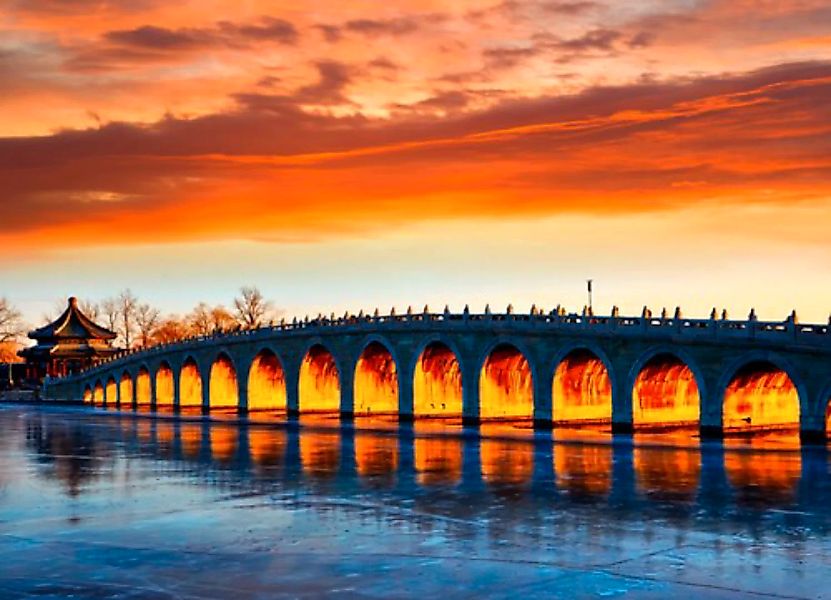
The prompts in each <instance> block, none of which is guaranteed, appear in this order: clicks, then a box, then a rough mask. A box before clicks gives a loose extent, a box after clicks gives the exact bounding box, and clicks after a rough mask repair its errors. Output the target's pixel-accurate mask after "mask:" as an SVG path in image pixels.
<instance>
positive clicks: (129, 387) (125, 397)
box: [118, 371, 133, 409]
mask: <svg viewBox="0 0 831 600" xmlns="http://www.w3.org/2000/svg"><path fill="white" fill-rule="evenodd" d="M118 399H119V403H120V404H119V405H120V406H121V407H122V408H128V409H129V408H133V378H132V377H130V374H129V373H127V372H126V371H125V372H124V374H123V375H122V376H121V381H119V383H118Z"/></svg>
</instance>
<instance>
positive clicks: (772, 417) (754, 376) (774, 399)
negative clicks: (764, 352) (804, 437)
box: [723, 363, 799, 430]
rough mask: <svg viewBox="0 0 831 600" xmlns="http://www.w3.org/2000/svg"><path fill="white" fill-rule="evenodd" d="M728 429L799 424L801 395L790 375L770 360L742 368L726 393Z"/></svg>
mask: <svg viewBox="0 0 831 600" xmlns="http://www.w3.org/2000/svg"><path fill="white" fill-rule="evenodd" d="M723 424H724V428H725V429H732V430H736V429H751V428H754V429H755V428H760V427H761V428H771V427H791V426H793V427H796V426H798V425H799V394H798V392H797V390H796V386H794V384H793V381H791V378H790V377H788V374H787V373H785V372H784V371H782V370H781V369H778V368H777V367H775V366H773V365H771V364H768V363H756V364H751V365H747V366H746V367H744V368H742V369H740V370H739V371H738V372H737V373H736V376H735V377H734V378H733V380H732V381H731V382H730V385H728V386H727V389H726V390H725V392H724V421H723Z"/></svg>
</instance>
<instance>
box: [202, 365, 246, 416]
mask: <svg viewBox="0 0 831 600" xmlns="http://www.w3.org/2000/svg"><path fill="white" fill-rule="evenodd" d="M208 391H209V393H210V406H211V408H237V406H238V405H239V387H238V385H237V372H236V370H235V369H234V365H233V363H231V360H230V359H229V358H228V357H227V356H225V355H221V356H220V357H219V358H217V359H216V360H215V361H214V364H213V365H212V366H211V378H210V385H209V388H208Z"/></svg>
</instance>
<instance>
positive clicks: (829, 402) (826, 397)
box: [819, 381, 831, 437]
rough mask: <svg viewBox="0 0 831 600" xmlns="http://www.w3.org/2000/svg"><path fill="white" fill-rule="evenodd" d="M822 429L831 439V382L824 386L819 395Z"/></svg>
mask: <svg viewBox="0 0 831 600" xmlns="http://www.w3.org/2000/svg"><path fill="white" fill-rule="evenodd" d="M819 403H820V407H819V409H820V412H821V415H822V427H823V431H824V432H825V436H826V437H831V381H828V383H826V384H825V386H823V388H822V391H821V392H820V394H819Z"/></svg>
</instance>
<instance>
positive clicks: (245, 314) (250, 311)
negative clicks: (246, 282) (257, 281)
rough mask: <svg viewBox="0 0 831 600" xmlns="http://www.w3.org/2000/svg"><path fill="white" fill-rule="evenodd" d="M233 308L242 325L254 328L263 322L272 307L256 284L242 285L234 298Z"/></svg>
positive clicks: (246, 327)
mask: <svg viewBox="0 0 831 600" xmlns="http://www.w3.org/2000/svg"><path fill="white" fill-rule="evenodd" d="M234 309H235V311H236V317H237V322H238V323H239V324H240V325H241V326H242V327H244V328H245V329H255V328H257V327H260V326H261V325H262V324H263V322H264V321H265V320H266V317H267V315H268V314H269V313H270V312H271V311H272V309H273V307H272V304H271V302H269V301H268V300H266V299H265V298H263V294H262V292H260V290H259V289H258V288H257V287H256V286H243V287H241V288H240V295H239V296H237V297H236V298H234Z"/></svg>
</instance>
